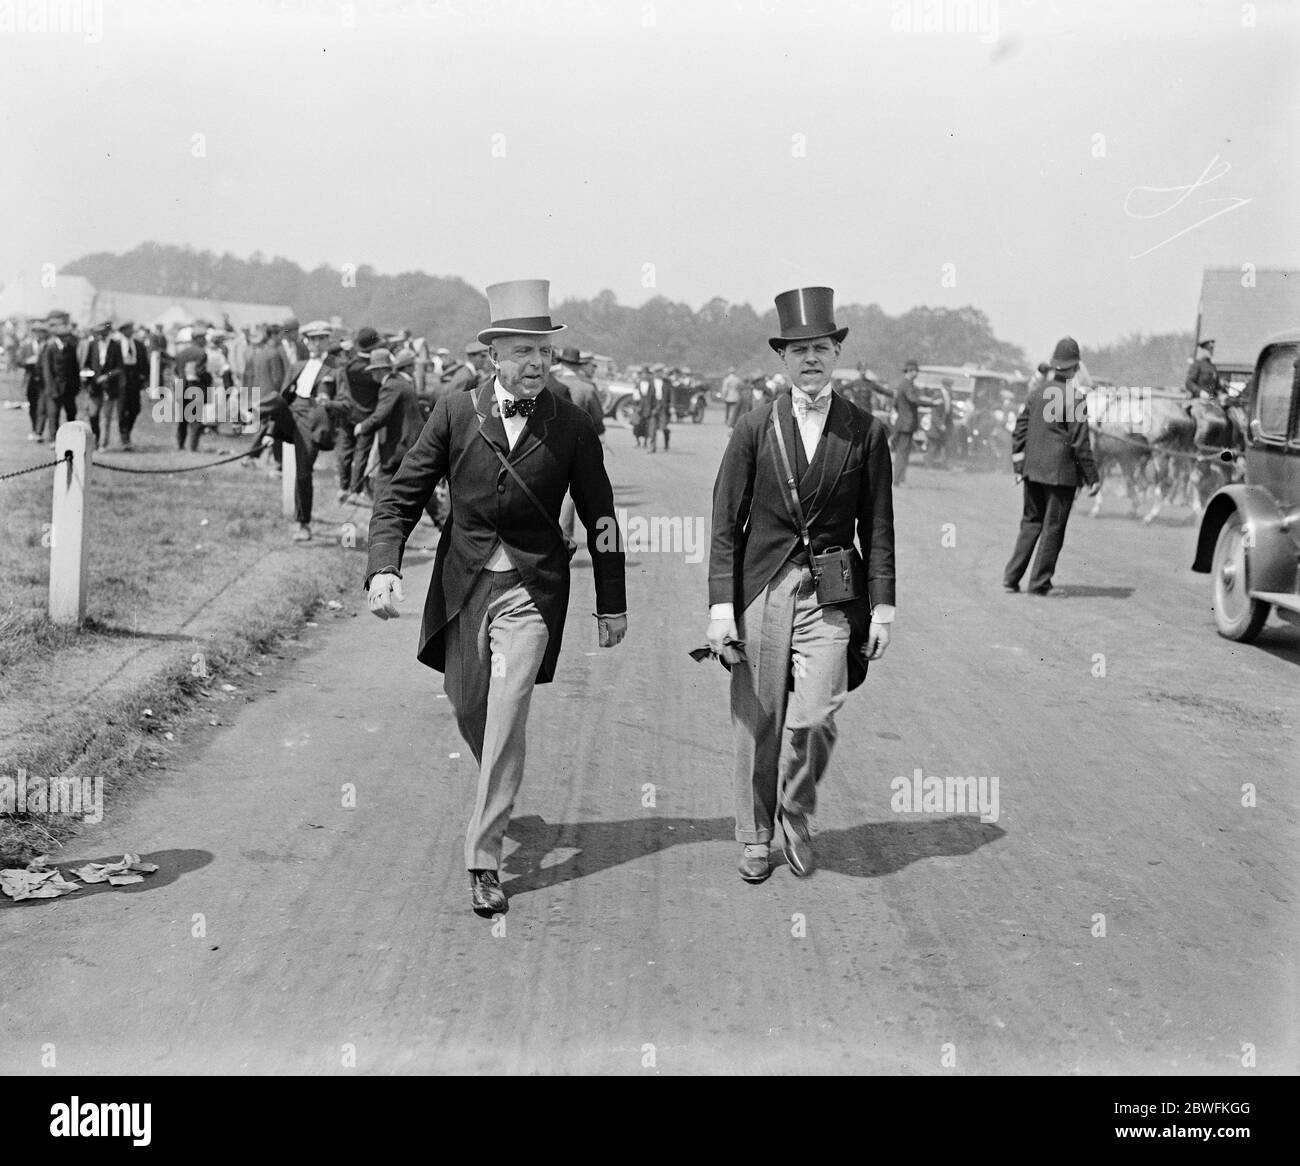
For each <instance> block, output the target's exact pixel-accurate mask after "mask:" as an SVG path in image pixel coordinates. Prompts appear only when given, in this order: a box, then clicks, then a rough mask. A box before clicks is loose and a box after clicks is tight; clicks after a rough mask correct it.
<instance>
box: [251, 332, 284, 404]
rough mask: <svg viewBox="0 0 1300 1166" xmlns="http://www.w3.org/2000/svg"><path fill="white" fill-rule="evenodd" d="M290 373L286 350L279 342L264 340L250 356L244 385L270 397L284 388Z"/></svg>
mask: <svg viewBox="0 0 1300 1166" xmlns="http://www.w3.org/2000/svg"><path fill="white" fill-rule="evenodd" d="M288 371H289V367H288V365H286V364H285V363H284V349H283V348H282V347H281V346H280V345H279V343H277V342H273V341H270V340H264V341H262V343H261V344H259V345H257V346H256V347H255V348H254V349H253V351H252V352H250V353H249V354H248V364H247V365H246V366H245V368H244V383H245V384H246V385H247V386H248V387H249V388H250V389H258V390H260V391H261V392H262V393H263V394H265V395H267V396H270V394H272V393H278V392H279V391H280V390H281V389H282V388H283V387H284V378H285V376H286V374H287V373H288Z"/></svg>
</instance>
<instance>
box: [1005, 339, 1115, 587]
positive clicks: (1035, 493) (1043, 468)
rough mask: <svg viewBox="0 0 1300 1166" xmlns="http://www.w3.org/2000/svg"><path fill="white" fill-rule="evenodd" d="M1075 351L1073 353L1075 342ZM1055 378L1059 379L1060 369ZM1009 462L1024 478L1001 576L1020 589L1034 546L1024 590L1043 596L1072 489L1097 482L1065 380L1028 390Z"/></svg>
mask: <svg viewBox="0 0 1300 1166" xmlns="http://www.w3.org/2000/svg"><path fill="white" fill-rule="evenodd" d="M1062 343H1064V342H1062ZM1071 343H1073V342H1071ZM1059 350H1060V346H1059V345H1058V351H1059ZM1074 352H1075V354H1076V356H1077V353H1078V348H1077V346H1076V347H1075V349H1074ZM1057 377H1058V378H1062V374H1061V372H1060V371H1058V373H1057ZM1011 463H1012V465H1013V467H1014V468H1015V470H1016V473H1018V474H1020V475H1022V476H1023V478H1024V487H1025V497H1024V512H1023V515H1022V517H1021V519H1020V534H1019V536H1018V538H1017V539H1016V546H1015V550H1014V551H1012V553H1011V559H1010V561H1009V562H1008V563H1007V566H1006V571H1005V572H1004V574H1003V586H1004V587H1006V588H1007V589H1008V590H1011V591H1016V590H1019V588H1020V580H1021V578H1022V577H1023V576H1024V574H1025V572H1026V571H1027V570H1028V569H1029V560H1030V557H1031V556H1032V555H1033V553H1034V547H1035V545H1037V546H1038V558H1037V560H1036V561H1035V563H1034V571H1033V575H1032V576H1031V577H1030V580H1029V590H1030V591H1033V592H1036V593H1038V594H1040V595H1045V594H1047V592H1048V591H1050V590H1051V589H1052V574H1053V572H1054V571H1055V570H1056V559H1057V556H1058V555H1060V553H1061V546H1062V545H1063V544H1064V542H1065V525H1066V523H1067V522H1069V520H1070V508H1071V507H1072V506H1073V505H1074V495H1075V492H1076V491H1077V490H1078V488H1079V486H1080V485H1081V484H1082V483H1083V482H1086V483H1087V484H1088V485H1089V486H1092V485H1095V484H1096V483H1097V482H1099V481H1100V480H1101V479H1100V478H1099V477H1098V476H1097V465H1096V462H1094V461H1093V457H1092V439H1091V437H1090V435H1089V433H1088V414H1087V408H1086V406H1085V403H1084V399H1083V397H1082V395H1081V394H1079V393H1077V392H1076V391H1075V389H1074V387H1073V386H1072V385H1070V384H1068V383H1067V382H1066V381H1065V380H1064V379H1054V380H1050V381H1048V382H1047V383H1046V384H1045V385H1042V386H1040V387H1038V388H1035V389H1031V390H1030V393H1029V397H1028V399H1027V400H1026V401H1025V406H1024V408H1023V409H1021V410H1020V416H1019V417H1017V418H1016V428H1015V432H1014V433H1013V434H1012V438H1011ZM1040 537H1041V543H1040Z"/></svg>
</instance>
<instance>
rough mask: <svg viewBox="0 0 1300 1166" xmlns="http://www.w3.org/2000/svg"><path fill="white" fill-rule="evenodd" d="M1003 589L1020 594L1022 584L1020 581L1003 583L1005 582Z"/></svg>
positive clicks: (1013, 593)
mask: <svg viewBox="0 0 1300 1166" xmlns="http://www.w3.org/2000/svg"><path fill="white" fill-rule="evenodd" d="M1002 590H1003V591H1008V592H1010V593H1011V594H1012V595H1019V594H1020V584H1019V583H1003V584H1002Z"/></svg>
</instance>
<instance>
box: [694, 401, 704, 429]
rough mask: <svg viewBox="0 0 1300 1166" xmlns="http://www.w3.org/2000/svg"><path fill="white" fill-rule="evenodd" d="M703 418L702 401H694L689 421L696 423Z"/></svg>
mask: <svg viewBox="0 0 1300 1166" xmlns="http://www.w3.org/2000/svg"><path fill="white" fill-rule="evenodd" d="M703 420H704V402H703V401H696V402H695V408H694V409H692V410H691V421H692V422H693V423H694V424H696V425H698V424H699V423H700V422H701V421H703Z"/></svg>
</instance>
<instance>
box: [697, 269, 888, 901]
mask: <svg viewBox="0 0 1300 1166" xmlns="http://www.w3.org/2000/svg"><path fill="white" fill-rule="evenodd" d="M776 309H777V316H778V318H779V321H780V334H779V335H778V336H774V337H772V338H771V340H769V344H770V345H771V347H772V349H773V350H774V351H775V352H776V353H777V355H778V356H779V357H780V358H781V361H782V363H783V364H784V365H785V370H786V373H787V375H788V376H789V378H790V381H791V391H790V392H789V393H781V394H779V395H778V396H777V397H776V398H775V399H774V400H773V401H771V402H768V403H766V404H760V405H756V406H755V407H754V408H753V409H752V410H750V411H749V412H747V413H745V414H743V415H741V416H740V417H739V418H738V419H737V421H736V425H735V429H734V430H733V431H732V434H731V438H730V440H729V441H728V443H727V448H726V451H725V453H724V454H723V457H722V465H721V466H720V467H719V469H718V476H717V481H716V482H715V483H714V487H713V538H712V546H711V549H710V554H709V605H710V606H709V625H708V630H707V637H708V642H709V647H710V649H711V650H712V651H713V652H714V654H716V655H717V656H719V657H720V658H721V659H722V660H723V661H724V662H725V663H727V664H728V665H729V667H730V670H731V719H732V725H733V727H734V730H735V741H736V764H735V778H734V789H735V799H736V803H735V804H736V839H737V841H738V842H740V843H741V845H742V852H741V857H740V876H741V878H743V879H744V880H745V881H746V882H751V883H759V882H762V881H763V880H764V879H766V878H767V877H768V875H769V873H770V872H771V861H770V846H771V841H772V838H773V832H774V829H775V825H776V821H777V819H778V818H779V819H780V821H781V828H782V834H783V838H784V850H785V857H786V862H787V863H788V864H789V866H790V869H791V871H792V872H793V873H794V874H795V875H798V876H804V875H807V874H810V873H811V872H812V869H813V853H812V837H811V830H810V828H809V819H810V818H811V817H812V815H813V813H814V812H815V810H816V808H817V783H818V782H819V781H820V780H821V778H822V777H823V775H824V774H825V773H826V770H827V768H828V766H829V764H830V759H831V752H832V749H833V748H834V745H835V740H836V736H837V731H836V727H835V714H836V712H837V711H838V710H839V708H840V706H841V705H842V704H843V703H844V699H845V694H846V693H847V692H849V691H850V690H851V689H853V688H856V687H857V686H858V685H859V684H861V683H862V681H863V679H865V676H866V661H867V660H878V659H880V657H881V656H882V655H884V652H885V649H886V648H887V646H888V645H889V634H890V624H891V623H892V621H893V618H894V509H893V494H892V487H891V475H890V461H889V438H888V434H887V432H886V430H885V427H884V425H883V424H882V423H881V422H880V421H878V420H877V419H876V418H875V417H873V416H872V415H871V414H870V413H867V412H865V411H864V410H862V409H860V408H859V407H858V406H857V405H854V404H852V403H851V402H850V401H848V400H847V399H846V398H844V397H842V396H841V395H840V394H839V393H837V392H835V391H834V387H833V382H832V379H831V373H832V372H833V371H834V369H835V366H836V362H837V360H838V358H839V354H840V346H841V345H842V344H843V342H844V337H845V336H846V335H847V334H848V329H847V328H837V327H836V325H835V319H834V293H833V291H832V290H831V289H830V288H828V287H808V288H797V289H795V290H793V291H788V292H783V293H782V294H781V295H779V296H777V297H776ZM855 539H856V543H857V546H856V547H855V545H854V543H855ZM841 548H843V550H841ZM858 548H860V551H859V549H858ZM738 642H739V643H738Z"/></svg>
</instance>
